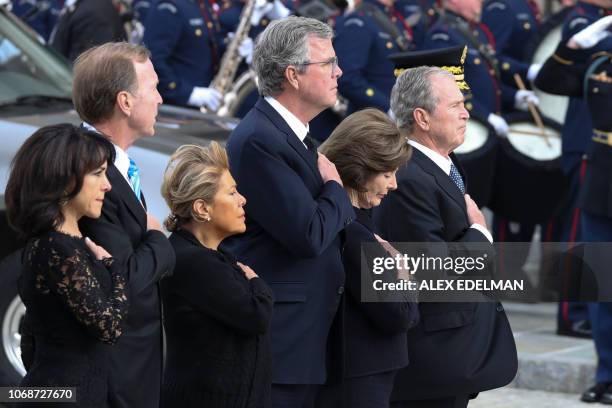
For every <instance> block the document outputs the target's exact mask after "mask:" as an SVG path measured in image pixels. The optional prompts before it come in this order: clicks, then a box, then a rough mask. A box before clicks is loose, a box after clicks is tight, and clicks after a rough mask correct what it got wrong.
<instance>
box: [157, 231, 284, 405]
mask: <svg viewBox="0 0 612 408" xmlns="http://www.w3.org/2000/svg"><path fill="white" fill-rule="evenodd" d="M170 242H171V243H172V246H173V247H174V250H175V251H176V268H175V271H174V275H173V276H172V277H170V278H168V279H164V280H163V282H162V300H163V303H164V317H165V319H164V326H165V329H166V339H167V349H166V350H167V354H166V367H165V370H164V387H163V393H162V394H163V404H162V405H163V406H164V407H169V408H170V407H204V406H206V407H216V408H222V407H237V408H238V407H257V408H260V407H263V406H268V399H269V389H270V383H271V379H270V376H271V352H270V338H269V328H270V320H271V318H272V303H273V302H272V291H271V290H270V288H269V287H268V286H267V285H266V284H265V282H264V281H263V280H262V279H259V278H253V279H251V280H248V279H247V278H246V277H245V276H244V272H242V270H241V269H240V268H239V267H238V266H237V265H236V261H235V260H233V259H232V258H231V257H229V256H228V255H227V254H225V253H224V252H221V251H214V250H211V249H208V248H206V247H204V246H203V245H202V244H200V242H199V241H198V240H197V239H196V238H195V237H194V236H193V235H192V234H191V233H190V232H188V231H185V230H180V231H178V232H175V233H173V234H172V235H171V236H170ZM256 272H257V271H256ZM260 403H261V405H259V404H260Z"/></svg>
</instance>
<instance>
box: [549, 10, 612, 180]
mask: <svg viewBox="0 0 612 408" xmlns="http://www.w3.org/2000/svg"><path fill="white" fill-rule="evenodd" d="M606 13H610V11H606V9H604V8H602V7H597V6H595V5H592V4H588V3H583V2H581V1H579V2H578V3H577V4H576V6H575V7H574V10H572V12H571V13H569V14H568V15H567V17H566V19H565V22H564V23H563V30H562V41H567V40H569V39H570V37H572V36H573V35H574V34H576V33H577V32H578V31H580V30H582V29H583V28H585V27H587V26H588V25H590V24H591V23H594V22H595V21H597V20H598V19H600V18H601V17H604V16H605V15H606ZM611 50H612V37H608V38H606V39H605V40H603V41H601V42H600V43H599V44H597V45H596V46H595V47H594V48H593V49H592V51H593V53H596V52H598V51H611ZM592 133H593V125H592V124H591V116H590V115H589V110H588V107H587V105H586V103H585V102H584V100H583V99H582V98H575V97H572V98H570V101H569V105H568V107H567V114H566V115H565V123H564V125H563V129H562V131H561V140H562V142H561V146H562V150H563V155H564V156H565V157H564V158H563V161H564V163H563V166H564V169H565V170H568V169H569V168H571V167H573V166H575V165H576V164H577V163H578V162H579V160H580V158H581V156H582V154H583V153H584V152H585V151H586V149H587V146H588V144H589V140H590V139H591V136H592Z"/></svg>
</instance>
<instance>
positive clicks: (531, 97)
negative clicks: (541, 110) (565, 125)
mask: <svg viewBox="0 0 612 408" xmlns="http://www.w3.org/2000/svg"><path fill="white" fill-rule="evenodd" d="M529 102H531V103H533V104H534V105H536V106H538V105H539V104H540V99H538V97H537V96H536V94H534V93H533V91H528V90H526V89H519V90H518V91H516V94H515V95H514V107H515V108H516V109H518V110H522V111H523V112H526V111H527V110H528V109H529Z"/></svg>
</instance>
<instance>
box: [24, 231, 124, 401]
mask: <svg viewBox="0 0 612 408" xmlns="http://www.w3.org/2000/svg"><path fill="white" fill-rule="evenodd" d="M24 258H25V259H24V271H23V274H22V275H21V277H20V278H19V294H20V296H21V298H22V300H23V302H24V303H25V305H26V309H27V312H26V316H27V320H28V325H29V328H30V330H31V331H32V333H33V335H34V360H33V363H32V366H31V367H30V370H29V371H28V373H27V374H26V376H25V377H24V378H23V380H22V382H21V384H20V386H22V387H34V386H36V387H41V386H42V387H76V399H77V402H76V404H75V403H74V402H73V403H67V404H66V405H65V406H66V407H71V408H74V407H89V408H91V407H107V406H108V402H107V392H108V391H107V390H108V386H107V382H108V376H109V373H108V368H107V360H108V353H109V352H110V346H109V345H110V344H113V343H114V342H115V341H116V340H117V338H118V337H119V336H120V335H121V322H122V320H123V319H124V318H125V316H126V313H127V308H128V301H127V297H126V288H125V276H124V273H125V268H123V267H121V266H120V265H119V263H118V262H113V260H112V259H110V258H109V259H106V260H104V261H103V262H102V261H97V260H96V259H95V257H94V255H93V254H92V253H91V252H90V251H89V249H88V248H87V246H86V245H85V242H84V240H83V239H82V238H78V237H73V236H69V235H66V234H63V233H60V232H55V231H54V232H50V233H47V234H44V235H42V236H40V237H37V238H35V239H32V240H30V241H29V242H28V245H27V246H26V249H25V252H24ZM26 405H27V406H33V405H32V404H26ZM41 406H44V407H46V408H48V407H51V406H54V407H55V406H63V405H61V404H55V405H54V404H50V403H41Z"/></svg>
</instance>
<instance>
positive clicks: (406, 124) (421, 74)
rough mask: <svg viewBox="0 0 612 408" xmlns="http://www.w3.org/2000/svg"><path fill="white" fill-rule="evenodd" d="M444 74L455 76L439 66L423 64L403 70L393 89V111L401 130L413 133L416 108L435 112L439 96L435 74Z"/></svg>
mask: <svg viewBox="0 0 612 408" xmlns="http://www.w3.org/2000/svg"><path fill="white" fill-rule="evenodd" d="M434 75H442V76H449V77H451V78H453V80H454V76H453V74H451V73H450V72H448V71H445V70H443V69H442V68H438V67H429V66H422V67H416V68H410V69H407V70H406V71H404V72H402V74H401V75H400V76H399V78H397V80H396V81H395V85H393V89H392V90H391V111H393V115H394V116H395V123H396V124H397V127H398V128H400V129H401V130H405V131H407V132H408V133H409V134H410V133H412V128H413V126H414V110H415V109H416V108H421V109H425V110H426V111H427V112H430V113H431V112H433V111H434V110H435V109H436V105H437V104H438V98H437V97H436V95H434V92H433V89H432V86H431V85H432V83H433V78H432V77H433V76H434Z"/></svg>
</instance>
